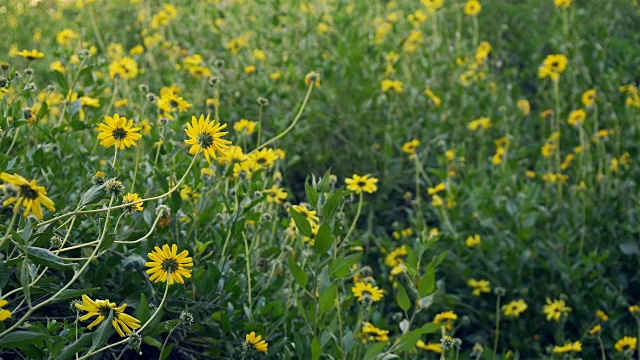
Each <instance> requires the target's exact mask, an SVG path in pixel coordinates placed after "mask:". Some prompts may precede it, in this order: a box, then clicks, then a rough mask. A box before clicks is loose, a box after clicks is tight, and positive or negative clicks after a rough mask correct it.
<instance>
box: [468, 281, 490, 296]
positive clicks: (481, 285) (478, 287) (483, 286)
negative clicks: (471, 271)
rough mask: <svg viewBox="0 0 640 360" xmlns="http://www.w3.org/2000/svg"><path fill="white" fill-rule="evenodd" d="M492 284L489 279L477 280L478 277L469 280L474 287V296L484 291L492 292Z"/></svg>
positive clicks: (470, 285) (469, 283) (469, 284)
mask: <svg viewBox="0 0 640 360" xmlns="http://www.w3.org/2000/svg"><path fill="white" fill-rule="evenodd" d="M490 284H491V283H490V282H489V281H487V280H476V279H469V280H467V285H468V286H469V287H470V288H472V289H473V291H472V294H473V296H480V294H482V293H490V292H491V286H490Z"/></svg>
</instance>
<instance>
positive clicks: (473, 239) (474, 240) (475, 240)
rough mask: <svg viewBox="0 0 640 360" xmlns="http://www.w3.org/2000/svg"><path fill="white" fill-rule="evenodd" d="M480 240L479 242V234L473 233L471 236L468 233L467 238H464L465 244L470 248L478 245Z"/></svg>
mask: <svg viewBox="0 0 640 360" xmlns="http://www.w3.org/2000/svg"><path fill="white" fill-rule="evenodd" d="M480 242H481V239H480V235H478V234H475V235H473V236H471V235H470V236H469V237H467V240H465V244H466V245H467V247H470V248H472V247H475V246H477V245H479V244H480Z"/></svg>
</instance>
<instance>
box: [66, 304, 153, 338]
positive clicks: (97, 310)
mask: <svg viewBox="0 0 640 360" xmlns="http://www.w3.org/2000/svg"><path fill="white" fill-rule="evenodd" d="M75 306H76V308H78V309H80V310H83V311H86V312H87V313H86V314H85V315H83V316H81V317H80V318H79V320H80V321H85V320H88V319H90V318H92V317H94V316H97V318H96V319H95V320H94V321H93V322H92V323H91V324H89V326H87V329H89V330H91V329H92V328H93V327H94V326H97V325H99V324H100V323H101V322H102V321H103V320H104V319H107V318H108V317H109V315H110V314H111V313H113V320H112V321H111V325H113V327H114V328H115V329H116V332H117V333H118V335H120V337H124V336H125V334H126V335H129V334H131V331H132V330H135V329H139V328H140V320H138V319H136V318H134V317H133V316H131V315H128V314H125V312H124V309H125V308H126V307H127V304H122V305H121V306H120V307H118V306H117V305H116V303H113V302H110V301H109V300H98V299H96V300H91V298H89V297H88V296H87V295H82V303H76V304H75Z"/></svg>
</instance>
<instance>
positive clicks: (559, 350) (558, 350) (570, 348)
mask: <svg viewBox="0 0 640 360" xmlns="http://www.w3.org/2000/svg"><path fill="white" fill-rule="evenodd" d="M581 351H582V343H581V342H580V341H576V342H574V343H573V344H572V343H570V342H568V343H566V344H565V345H562V346H554V347H553V353H554V354H566V353H569V352H581Z"/></svg>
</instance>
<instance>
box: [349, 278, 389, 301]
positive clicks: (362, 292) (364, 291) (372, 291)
mask: <svg viewBox="0 0 640 360" xmlns="http://www.w3.org/2000/svg"><path fill="white" fill-rule="evenodd" d="M351 291H352V292H353V296H355V297H357V298H358V301H364V299H365V298H370V299H371V301H373V302H376V301H380V300H381V299H382V297H383V296H384V292H383V291H382V290H380V289H378V287H377V286H375V287H374V286H372V285H371V284H369V283H364V282H363V281H360V282H357V283H356V284H355V286H353V287H352V288H351Z"/></svg>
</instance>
